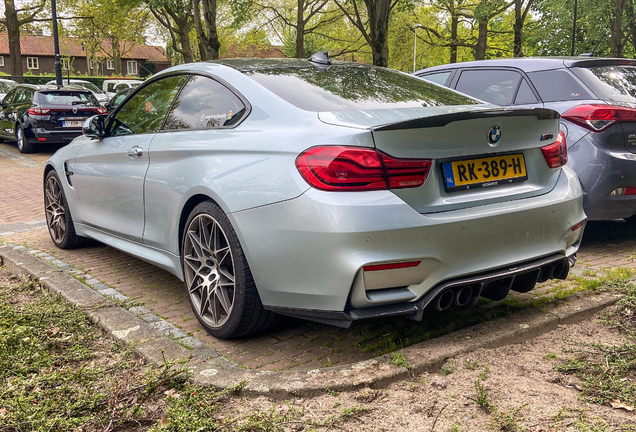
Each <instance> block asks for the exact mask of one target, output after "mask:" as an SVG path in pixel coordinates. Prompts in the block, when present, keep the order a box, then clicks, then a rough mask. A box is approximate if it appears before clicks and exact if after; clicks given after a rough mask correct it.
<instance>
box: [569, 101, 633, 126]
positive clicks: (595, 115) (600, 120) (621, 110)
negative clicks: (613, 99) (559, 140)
mask: <svg viewBox="0 0 636 432" xmlns="http://www.w3.org/2000/svg"><path fill="white" fill-rule="evenodd" d="M561 117H562V118H564V119H566V120H569V121H571V122H572V123H575V124H577V125H579V126H583V127H584V128H586V129H589V130H591V131H592V132H601V131H603V130H605V129H607V128H608V127H610V126H611V125H613V124H614V123H621V122H630V121H636V109H633V108H627V107H620V106H611V105H579V106H575V107H574V108H572V109H570V110H568V111H566V112H565V113H563V115H561Z"/></svg>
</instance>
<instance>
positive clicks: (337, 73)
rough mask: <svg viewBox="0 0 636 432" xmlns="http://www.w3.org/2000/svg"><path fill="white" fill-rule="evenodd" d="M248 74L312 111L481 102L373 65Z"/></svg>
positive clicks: (298, 105)
mask: <svg viewBox="0 0 636 432" xmlns="http://www.w3.org/2000/svg"><path fill="white" fill-rule="evenodd" d="M247 76H249V77H250V78H252V79H253V80H254V81H256V82H258V83H259V84H261V85H262V86H264V87H265V88H267V89H268V90H270V91H272V92H273V93H275V94H276V95H278V96H280V97H281V98H283V99H285V100H286V101H287V102H289V103H291V104H293V105H295V106H297V107H298V108H300V109H303V110H306V111H315V112H322V111H349V110H371V109H387V108H412V107H421V106H425V107H429V106H445V105H468V104H478V103H480V102H477V101H475V100H474V99H471V98H469V97H466V96H464V95H461V94H459V93H456V92H454V91H452V90H449V89H445V88H443V87H440V86H438V85H435V84H431V83H428V82H426V81H424V80H421V79H419V78H416V77H413V76H410V75H406V74H403V73H401V72H397V71H392V70H390V69H383V68H376V67H369V66H352V65H347V66H338V65H334V66H331V67H330V68H329V69H327V70H319V69H318V68H315V67H289V68H272V69H261V70H258V71H255V72H249V73H247Z"/></svg>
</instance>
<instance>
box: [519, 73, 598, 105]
mask: <svg viewBox="0 0 636 432" xmlns="http://www.w3.org/2000/svg"><path fill="white" fill-rule="evenodd" d="M528 77H530V81H532V84H534V87H535V88H536V89H537V91H538V92H539V96H541V99H543V102H556V101H565V100H585V99H596V98H595V97H594V96H592V95H590V93H589V92H588V91H587V90H586V89H585V88H584V87H583V86H582V85H581V84H579V82H578V81H577V80H576V79H575V78H574V77H573V76H572V75H570V73H569V72H567V71H565V70H561V69H557V70H549V71H541V72H532V73H529V74H528Z"/></svg>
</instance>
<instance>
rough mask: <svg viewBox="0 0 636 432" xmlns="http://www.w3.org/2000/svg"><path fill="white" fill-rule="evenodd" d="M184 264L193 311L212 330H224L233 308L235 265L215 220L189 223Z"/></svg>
mask: <svg viewBox="0 0 636 432" xmlns="http://www.w3.org/2000/svg"><path fill="white" fill-rule="evenodd" d="M183 261H184V275H185V279H186V286H187V288H188V293H189V295H190V298H191V300H192V304H193V306H194V310H195V311H196V312H197V315H199V318H200V319H202V320H203V321H205V322H206V323H207V324H208V325H210V326H211V327H220V326H222V325H223V324H224V323H225V322H226V321H227V319H228V317H229V316H230V314H231V312H232V308H233V305H234V292H235V281H234V262H233V259H232V253H231V250H230V247H229V245H228V241H227V237H226V236H225V232H224V231H223V228H222V227H221V226H220V225H219V223H218V222H217V221H216V220H214V218H212V217H211V216H209V215H207V214H201V215H198V216H197V217H196V218H195V219H193V220H192V221H191V222H190V224H189V226H188V229H187V233H186V239H185V243H184V250H183Z"/></svg>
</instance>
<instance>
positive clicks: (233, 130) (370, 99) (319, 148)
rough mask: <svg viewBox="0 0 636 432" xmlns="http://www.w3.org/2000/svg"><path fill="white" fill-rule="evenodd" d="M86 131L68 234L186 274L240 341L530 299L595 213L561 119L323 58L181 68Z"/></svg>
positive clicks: (220, 329)
mask: <svg viewBox="0 0 636 432" xmlns="http://www.w3.org/2000/svg"><path fill="white" fill-rule="evenodd" d="M84 134H85V136H83V137H79V138H77V139H76V140H75V141H73V142H72V143H71V144H70V145H68V146H66V147H64V148H63V149H61V150H60V151H58V152H57V153H56V154H55V155H53V157H51V159H50V160H49V161H48V162H47V164H46V168H45V179H44V189H45V207H46V217H47V223H48V227H49V231H50V234H51V238H52V240H53V242H54V243H55V244H56V245H57V246H58V247H60V248H72V247H76V246H79V245H80V244H81V243H82V240H83V238H86V237H88V238H92V239H96V240H99V241H100V242H103V243H105V244H108V245H111V246H113V247H115V248H118V249H120V250H123V251H125V252H128V253H130V254H132V255H134V256H137V257H139V258H141V259H143V260H146V261H149V262H151V263H153V264H155V265H157V266H158V267H161V268H163V269H165V270H167V271H169V272H171V273H173V274H175V275H177V276H178V277H179V278H181V279H182V280H184V282H185V287H186V291H187V293H188V296H189V299H190V302H191V305H192V308H193V310H194V313H195V315H196V316H197V318H198V320H199V321H200V323H201V325H202V326H203V327H204V328H205V329H206V330H207V331H209V332H210V333H211V334H212V335H214V336H217V337H222V338H226V337H236V336H240V335H246V334H249V333H253V332H256V331H261V330H263V329H266V328H267V327H269V326H270V325H271V324H272V323H273V322H274V321H275V318H276V316H277V314H285V315H291V316H296V317H302V318H306V319H310V320H315V321H319V322H324V323H329V324H334V325H338V326H343V327H347V326H349V325H350V323H351V321H353V320H358V319H363V318H371V317H381V316H390V315H403V316H407V317H409V318H412V319H415V320H421V319H422V316H423V313H424V309H425V308H426V307H429V308H432V307H435V308H437V309H439V310H443V309H446V308H448V307H450V306H452V305H455V306H471V305H474V304H475V303H476V302H477V300H478V298H479V297H480V296H483V297H486V298H490V299H493V300H501V299H503V298H504V297H505V296H506V295H507V294H508V292H509V291H510V290H511V289H512V290H516V291H521V292H526V291H529V290H531V289H532V288H533V287H534V286H535V284H536V283H537V282H544V281H546V280H548V279H551V278H565V277H566V275H567V274H568V270H569V268H570V266H571V265H572V264H573V263H574V260H575V252H576V251H577V249H578V247H579V243H580V240H581V236H582V232H583V226H584V224H585V220H586V217H585V214H584V213H583V209H582V191H581V187H580V183H579V180H578V179H577V177H576V175H575V174H574V173H573V172H572V171H571V170H570V169H569V168H566V167H565V166H564V164H565V162H566V159H567V155H566V146H565V141H564V138H563V135H562V134H559V123H558V115H557V114H556V112H554V111H552V110H547V109H501V108H495V107H493V106H491V105H483V104H479V103H477V102H476V101H474V100H473V99H470V98H468V97H466V96H463V95H461V94H458V93H456V92H453V91H451V90H448V89H444V88H442V87H440V86H437V85H434V84H430V83H427V82H425V81H422V80H419V79H416V78H414V77H410V76H408V75H406V74H403V73H399V72H396V71H392V70H389V69H383V68H377V67H374V66H369V65H361V64H355V63H344V62H333V63H332V62H331V61H330V60H329V59H328V57H326V56H325V55H324V54H323V55H318V56H314V57H312V59H310V60H309V61H307V60H296V59H276V60H273V59H272V60H255V59H243V60H220V61H215V62H203V63H195V64H185V65H180V66H175V67H172V68H170V69H167V70H165V71H162V72H160V73H158V74H156V75H155V76H154V77H152V78H151V79H149V80H148V81H146V82H144V84H142V85H141V86H139V87H138V88H137V89H135V90H134V92H133V93H132V94H131V95H130V96H129V97H128V98H127V99H126V100H125V101H124V102H123V103H122V104H121V105H120V106H118V107H117V109H116V110H115V111H113V112H112V113H111V114H110V115H109V116H108V117H107V116H95V117H92V118H91V119H89V120H87V122H86V125H85V127H84Z"/></svg>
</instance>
